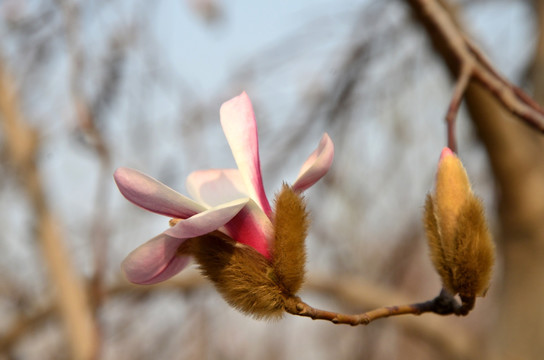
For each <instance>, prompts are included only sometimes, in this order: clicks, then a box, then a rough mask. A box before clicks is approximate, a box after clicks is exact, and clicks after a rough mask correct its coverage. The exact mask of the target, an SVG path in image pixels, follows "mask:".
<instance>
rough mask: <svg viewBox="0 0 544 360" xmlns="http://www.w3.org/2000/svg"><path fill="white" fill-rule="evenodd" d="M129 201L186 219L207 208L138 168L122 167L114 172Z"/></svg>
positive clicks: (122, 192) (157, 211)
mask: <svg viewBox="0 0 544 360" xmlns="http://www.w3.org/2000/svg"><path fill="white" fill-rule="evenodd" d="M113 177H114V179H115V183H116V184H117V187H119V191H121V194H123V195H124V196H125V197H126V198H127V199H128V200H129V201H131V202H133V203H134V204H136V205H138V206H140V207H142V208H144V209H146V210H149V211H152V212H154V213H157V214H161V215H166V216H169V217H173V218H178V219H186V218H188V217H191V216H193V215H195V214H197V213H199V212H201V211H204V210H205V209H206V208H205V207H204V206H202V205H200V204H198V203H196V202H194V201H193V200H191V199H189V198H188V197H186V196H183V195H181V194H180V193H178V192H177V191H175V190H172V189H171V188H169V187H168V186H166V185H164V184H163V183H161V182H159V181H157V180H155V179H153V178H152V177H150V176H148V175H145V174H143V173H141V172H139V171H138V170H134V169H129V168H124V167H121V168H119V169H117V170H115V173H114V174H113Z"/></svg>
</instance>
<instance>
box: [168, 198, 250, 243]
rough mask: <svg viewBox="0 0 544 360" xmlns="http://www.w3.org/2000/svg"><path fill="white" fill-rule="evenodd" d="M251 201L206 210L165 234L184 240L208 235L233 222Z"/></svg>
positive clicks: (243, 200)
mask: <svg viewBox="0 0 544 360" xmlns="http://www.w3.org/2000/svg"><path fill="white" fill-rule="evenodd" d="M249 201H251V200H250V199H248V198H245V199H239V200H235V201H231V202H230V203H226V204H223V205H221V206H218V207H215V208H212V209H209V210H206V211H204V212H201V213H200V214H197V215H195V216H192V217H190V218H188V219H185V220H181V221H180V222H178V223H177V224H176V225H175V226H173V227H171V228H170V229H168V230H166V231H165V232H164V233H165V234H166V235H169V236H172V237H176V238H182V239H186V238H192V237H197V236H200V235H204V234H208V233H210V232H212V231H214V230H217V229H219V228H220V227H222V226H223V225H225V224H226V223H228V222H229V221H230V220H232V218H234V217H235V216H236V214H238V213H239V212H240V210H242V209H243V208H244V207H245V206H246V204H247V203H248V202H249Z"/></svg>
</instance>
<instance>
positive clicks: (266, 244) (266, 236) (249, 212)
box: [225, 200, 274, 258]
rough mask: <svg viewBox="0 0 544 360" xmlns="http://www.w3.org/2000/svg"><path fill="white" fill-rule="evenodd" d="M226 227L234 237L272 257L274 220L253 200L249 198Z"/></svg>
mask: <svg viewBox="0 0 544 360" xmlns="http://www.w3.org/2000/svg"><path fill="white" fill-rule="evenodd" d="M225 228H226V230H227V232H228V233H229V235H230V236H231V237H232V238H233V239H235V240H236V241H238V242H240V243H242V244H245V245H249V246H251V247H253V248H254V249H255V250H257V251H258V252H260V253H261V254H262V255H263V256H265V257H267V258H270V247H271V241H272V238H273V236H274V230H273V227H272V222H271V221H270V219H269V218H268V216H267V215H266V214H265V213H264V212H263V211H262V210H261V208H260V207H259V206H258V205H257V204H256V203H255V202H254V201H253V200H249V201H248V202H247V203H246V204H245V206H244V208H243V209H241V211H240V212H239V213H238V214H237V215H236V216H235V217H234V218H233V219H232V220H231V221H229V222H228V223H227V224H226V225H225Z"/></svg>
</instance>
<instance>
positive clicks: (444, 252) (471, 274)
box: [423, 148, 495, 299]
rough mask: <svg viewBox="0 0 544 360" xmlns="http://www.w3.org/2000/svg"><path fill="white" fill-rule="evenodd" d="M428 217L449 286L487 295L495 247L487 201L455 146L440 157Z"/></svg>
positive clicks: (434, 252) (433, 249) (464, 293)
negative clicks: (477, 191) (476, 190)
mask: <svg viewBox="0 0 544 360" xmlns="http://www.w3.org/2000/svg"><path fill="white" fill-rule="evenodd" d="M423 220H424V223H425V229H426V231H427V238H428V240H429V249H430V253H431V259H432V261H433V265H434V267H435V269H436V270H437V272H438V274H439V275H440V277H441V279H442V283H443V285H444V288H446V289H447V290H448V291H449V292H450V293H452V294H459V295H460V296H461V297H462V298H467V299H470V298H474V297H475V296H483V295H484V294H485V292H486V291H487V288H488V287H489V281H490V278H491V272H492V269H493V263H494V258H495V247H494V245H493V242H492V240H491V235H490V234H489V230H488V228H487V222H486V219H485V214H484V207H483V204H482V202H481V201H480V199H478V198H477V197H476V196H475V195H474V193H473V192H472V189H471V186H470V182H469V179H468V176H467V173H466V171H465V168H464V167H463V164H462V163H461V160H459V158H458V157H457V156H456V155H455V154H454V153H453V152H452V151H451V150H450V149H449V148H444V149H443V150H442V153H441V155H440V161H439V163H438V171H437V174H436V187H435V192H434V194H430V195H428V196H427V200H426V202H425V214H424V219H423Z"/></svg>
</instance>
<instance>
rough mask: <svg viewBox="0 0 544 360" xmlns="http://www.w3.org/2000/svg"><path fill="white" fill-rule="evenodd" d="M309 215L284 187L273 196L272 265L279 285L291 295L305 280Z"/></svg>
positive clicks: (303, 205) (294, 193)
mask: <svg viewBox="0 0 544 360" xmlns="http://www.w3.org/2000/svg"><path fill="white" fill-rule="evenodd" d="M308 225H309V221H308V213H307V212H306V205H305V203H304V199H303V198H302V195H300V194H298V193H296V192H295V191H293V189H292V188H291V187H290V186H288V185H286V184H284V185H283V187H282V189H281V191H280V192H279V193H278V194H277V195H276V211H275V218H274V243H273V247H272V259H273V266H274V270H275V273H276V276H277V277H278V281H279V283H280V284H281V285H282V286H283V287H284V289H285V291H286V292H287V293H288V294H290V295H294V294H296V293H297V291H298V290H299V289H300V287H301V286H302V283H303V281H304V273H305V269H304V266H305V263H306V248H305V245H304V241H305V239H306V235H307V232H308Z"/></svg>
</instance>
